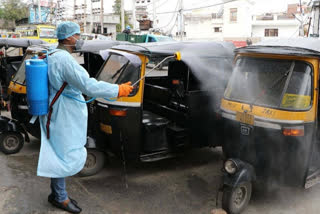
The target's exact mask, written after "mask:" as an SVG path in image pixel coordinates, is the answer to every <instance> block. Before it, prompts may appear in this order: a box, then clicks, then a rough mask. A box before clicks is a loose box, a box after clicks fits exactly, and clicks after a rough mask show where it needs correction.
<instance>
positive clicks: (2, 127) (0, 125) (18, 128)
mask: <svg viewBox="0 0 320 214" xmlns="http://www.w3.org/2000/svg"><path fill="white" fill-rule="evenodd" d="M4 132H20V133H22V134H24V140H25V141H26V142H30V139H29V136H28V134H27V131H26V129H25V128H24V127H23V126H22V125H21V124H20V123H19V122H18V121H17V120H13V119H10V118H8V117H4V116H0V133H4Z"/></svg>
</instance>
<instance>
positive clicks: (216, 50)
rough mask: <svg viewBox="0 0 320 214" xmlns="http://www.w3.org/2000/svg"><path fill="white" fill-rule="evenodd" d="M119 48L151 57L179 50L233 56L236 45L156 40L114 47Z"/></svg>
mask: <svg viewBox="0 0 320 214" xmlns="http://www.w3.org/2000/svg"><path fill="white" fill-rule="evenodd" d="M113 48H114V49H118V50H125V51H131V52H138V53H142V54H145V55H148V56H149V57H150V58H154V57H166V56H171V55H174V54H175V53H176V52H177V51H179V52H181V54H182V60H183V55H184V54H188V53H192V54H193V55H196V56H198V57H200V58H202V57H204V58H211V57H222V58H226V57H227V58H230V57H233V56H234V54H233V51H234V49H235V46H234V45H233V44H232V43H231V42H200V41H199V42H158V43H156V42H154V43H141V44H139V45H137V44H126V45H119V46H115V47H113Z"/></svg>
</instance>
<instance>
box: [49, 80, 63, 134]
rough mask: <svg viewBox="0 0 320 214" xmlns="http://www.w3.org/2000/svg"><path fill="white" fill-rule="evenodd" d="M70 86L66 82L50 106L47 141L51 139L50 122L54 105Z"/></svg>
mask: <svg viewBox="0 0 320 214" xmlns="http://www.w3.org/2000/svg"><path fill="white" fill-rule="evenodd" d="M67 85H68V83H67V82H64V83H63V84H62V86H61V88H60V89H59V91H57V93H56V95H55V96H54V98H53V99H52V101H51V103H50V106H49V113H48V118H47V125H46V128H47V139H50V120H51V115H52V111H53V108H52V107H53V105H54V104H55V102H56V101H57V100H58V98H59V97H60V95H61V94H62V92H63V90H64V88H65V87H66V86H67Z"/></svg>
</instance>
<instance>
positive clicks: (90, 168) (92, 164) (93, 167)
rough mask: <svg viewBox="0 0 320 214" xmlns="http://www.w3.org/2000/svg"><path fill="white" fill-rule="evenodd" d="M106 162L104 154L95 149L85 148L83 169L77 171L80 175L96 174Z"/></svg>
mask: <svg viewBox="0 0 320 214" xmlns="http://www.w3.org/2000/svg"><path fill="white" fill-rule="evenodd" d="M105 162H106V157H105V154H104V153H103V152H101V151H98V150H96V149H87V160H86V163H85V164H84V167H83V169H82V170H81V171H80V172H79V173H78V175H79V176H81V177H87V176H91V175H95V174H97V173H98V172H99V171H100V170H101V169H102V168H103V167H104V164H105Z"/></svg>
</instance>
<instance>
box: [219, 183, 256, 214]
mask: <svg viewBox="0 0 320 214" xmlns="http://www.w3.org/2000/svg"><path fill="white" fill-rule="evenodd" d="M251 192H252V184H251V182H244V183H241V184H239V185H238V186H236V187H229V186H227V187H224V189H223V196H222V208H223V209H225V210H226V211H227V213H228V214H238V213H241V212H242V211H243V210H244V209H245V208H246V207H247V205H248V203H249V201H250V198H251Z"/></svg>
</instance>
